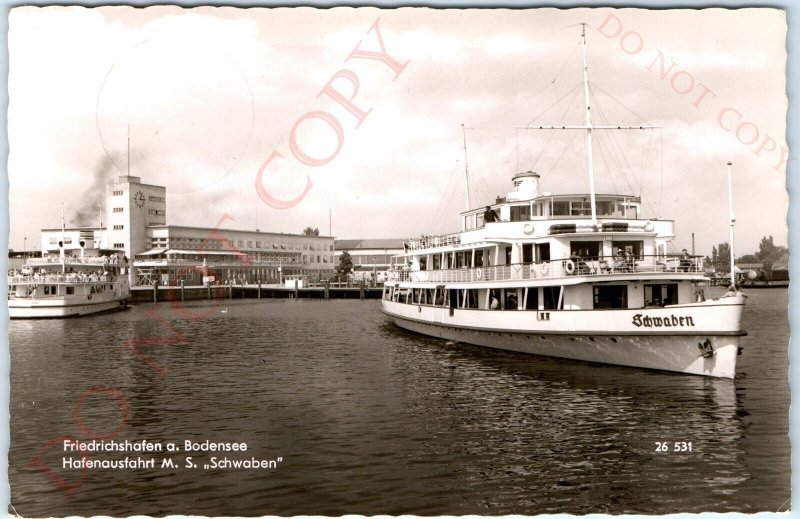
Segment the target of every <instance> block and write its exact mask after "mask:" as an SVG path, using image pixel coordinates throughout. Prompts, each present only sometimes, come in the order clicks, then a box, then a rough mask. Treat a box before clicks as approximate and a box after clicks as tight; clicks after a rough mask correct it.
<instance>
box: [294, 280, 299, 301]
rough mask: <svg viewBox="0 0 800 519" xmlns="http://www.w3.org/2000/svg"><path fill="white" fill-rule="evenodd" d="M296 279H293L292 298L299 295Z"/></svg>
mask: <svg viewBox="0 0 800 519" xmlns="http://www.w3.org/2000/svg"><path fill="white" fill-rule="evenodd" d="M297 284H298V280H297V279H295V280H294V298H295V299H297V298H298V297H300V290H299V289H298V288H297Z"/></svg>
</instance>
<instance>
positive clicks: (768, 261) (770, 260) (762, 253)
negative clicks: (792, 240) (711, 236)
mask: <svg viewBox="0 0 800 519" xmlns="http://www.w3.org/2000/svg"><path fill="white" fill-rule="evenodd" d="M788 252H789V249H788V247H783V246H780V245H775V241H774V239H773V237H772V236H764V237H763V238H761V243H760V244H759V245H758V252H755V253H753V254H745V255H743V256H740V257H739V258H737V259H736V262H737V263H761V264H762V265H763V269H764V270H765V271H770V270H772V266H773V265H774V264H775V262H776V261H778V260H779V259H781V257H782V256H783V255H784V254H787V253H788ZM705 262H706V265H710V266H712V267H714V270H715V271H716V272H718V273H723V274H724V273H730V271H731V247H730V244H728V243H720V244H719V245H717V246H715V247H712V248H711V257H708V256H706V258H705Z"/></svg>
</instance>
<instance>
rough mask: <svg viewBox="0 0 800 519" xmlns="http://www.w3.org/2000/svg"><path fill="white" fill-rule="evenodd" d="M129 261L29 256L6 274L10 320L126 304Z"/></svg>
mask: <svg viewBox="0 0 800 519" xmlns="http://www.w3.org/2000/svg"><path fill="white" fill-rule="evenodd" d="M127 267H128V262H127V260H125V259H124V258H119V257H116V256H111V257H109V256H102V257H85V258H72V257H54V258H32V259H30V260H28V262H27V263H26V264H25V266H23V267H22V269H21V270H12V271H10V272H9V275H8V313H9V316H10V317H11V318H12V319H34V318H59V317H77V316H81V315H89V314H96V313H99V312H108V311H111V310H120V309H123V308H125V307H126V306H127V304H128V299H129V298H130V295H131V291H130V284H129V282H128V276H127Z"/></svg>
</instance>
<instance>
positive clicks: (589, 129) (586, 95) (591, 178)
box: [581, 23, 597, 225]
mask: <svg viewBox="0 0 800 519" xmlns="http://www.w3.org/2000/svg"><path fill="white" fill-rule="evenodd" d="M581 26H582V28H583V30H582V31H581V40H582V42H583V44H582V45H581V47H582V49H583V95H584V100H585V106H586V149H587V155H588V158H589V196H590V197H591V203H592V224H593V225H596V224H597V209H596V207H595V196H594V160H593V159H592V112H591V109H590V106H589V67H588V66H587V65H586V24H585V23H582V24H581Z"/></svg>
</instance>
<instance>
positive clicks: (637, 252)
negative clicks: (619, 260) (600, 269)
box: [611, 241, 644, 259]
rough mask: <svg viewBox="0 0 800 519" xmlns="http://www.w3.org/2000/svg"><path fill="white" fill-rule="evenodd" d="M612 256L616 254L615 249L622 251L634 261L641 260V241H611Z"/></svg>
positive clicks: (642, 248) (642, 244)
mask: <svg viewBox="0 0 800 519" xmlns="http://www.w3.org/2000/svg"><path fill="white" fill-rule="evenodd" d="M611 248H612V255H613V254H616V252H617V249H622V251H623V252H624V253H625V255H626V256H633V257H634V258H636V259H643V253H644V242H643V241H612V242H611Z"/></svg>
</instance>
